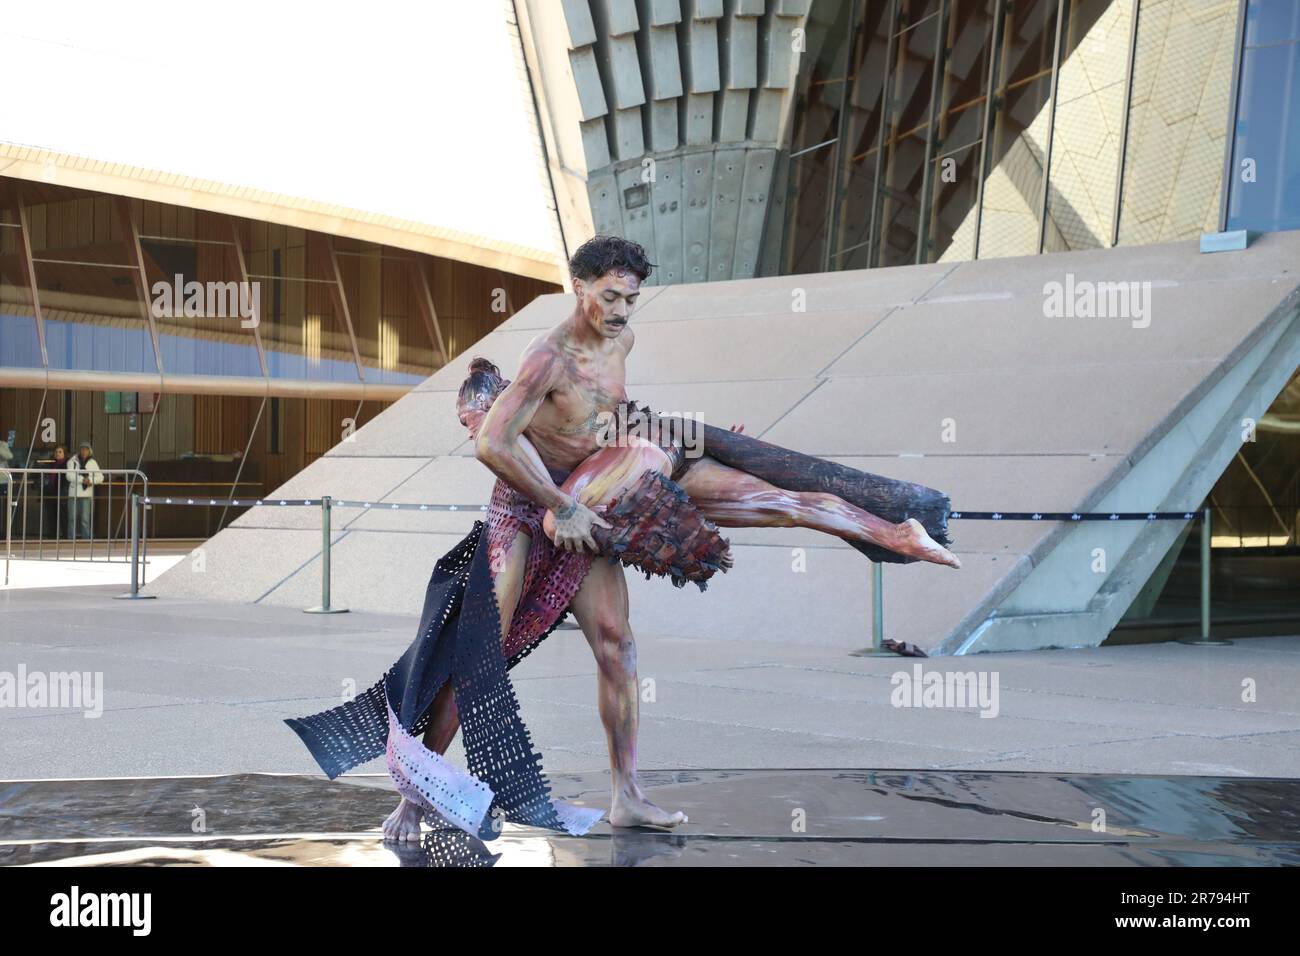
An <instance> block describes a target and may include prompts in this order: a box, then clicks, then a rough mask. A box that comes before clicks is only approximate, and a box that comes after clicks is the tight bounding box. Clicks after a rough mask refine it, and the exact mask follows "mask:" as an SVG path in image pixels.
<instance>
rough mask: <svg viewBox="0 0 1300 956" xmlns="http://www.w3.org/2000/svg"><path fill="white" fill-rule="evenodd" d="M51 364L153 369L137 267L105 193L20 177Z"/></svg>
mask: <svg viewBox="0 0 1300 956" xmlns="http://www.w3.org/2000/svg"><path fill="white" fill-rule="evenodd" d="M14 188H15V189H16V190H17V191H18V192H19V194H20V195H21V196H22V198H23V202H24V204H25V206H26V212H27V224H28V235H29V238H30V242H31V250H32V259H33V267H34V271H35V275H36V289H37V294H38V295H39V296H40V303H41V314H42V315H43V317H44V319H45V345H46V350H47V352H48V354H49V362H50V368H52V369H66V370H70V371H98V372H146V373H154V372H157V371H158V366H157V360H156V357H155V355H154V350H153V340H152V336H151V334H150V330H149V323H148V321H147V319H146V318H145V313H144V303H143V302H142V301H141V299H140V290H139V280H140V275H139V270H138V269H136V267H135V259H134V251H133V249H132V248H131V247H130V245H129V244H128V242H127V241H126V237H127V235H128V233H127V232H126V231H125V230H124V229H123V226H122V222H121V218H120V213H119V211H118V209H117V207H116V206H115V205H114V203H113V202H112V201H111V200H110V199H109V198H108V197H105V196H95V195H93V194H89V193H82V192H79V191H77V190H72V189H66V188H64V187H61V186H47V185H45V184H41V183H26V182H24V183H19V184H15V187H14Z"/></svg>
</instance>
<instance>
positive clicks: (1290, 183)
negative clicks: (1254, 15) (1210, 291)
mask: <svg viewBox="0 0 1300 956" xmlns="http://www.w3.org/2000/svg"><path fill="white" fill-rule="evenodd" d="M1238 96H1239V100H1238V105H1237V124H1236V135H1235V141H1234V143H1233V157H1232V158H1233V162H1232V168H1231V170H1230V173H1231V176H1232V179H1231V185H1230V187H1229V191H1228V228H1229V229H1254V230H1258V231H1261V232H1268V231H1276V230H1279V229H1300V43H1283V44H1279V45H1275V46H1265V47H1258V48H1256V49H1246V50H1245V51H1243V53H1242V60H1241V83H1240V87H1239V94H1238Z"/></svg>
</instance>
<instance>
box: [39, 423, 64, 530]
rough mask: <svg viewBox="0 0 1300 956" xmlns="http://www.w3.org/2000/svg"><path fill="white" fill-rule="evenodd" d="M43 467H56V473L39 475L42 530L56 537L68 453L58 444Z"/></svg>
mask: <svg viewBox="0 0 1300 956" xmlns="http://www.w3.org/2000/svg"><path fill="white" fill-rule="evenodd" d="M41 467H43V468H57V469H59V471H58V472H57V473H50V474H45V475H41V485H42V489H41V496H42V497H43V499H44V512H45V514H44V515H43V519H44V521H45V527H44V529H43V530H42V534H44V536H45V537H47V538H58V537H59V531H60V530H61V526H62V522H61V521H60V520H59V515H60V513H61V512H62V508H63V495H64V492H65V490H66V488H67V476H66V472H67V469H68V453H67V452H66V451H64V450H63V446H62V445H60V446H59V447H58V448H56V449H54V457H53V458H52V459H51V460H50V461H48V462H44V463H42V466H41Z"/></svg>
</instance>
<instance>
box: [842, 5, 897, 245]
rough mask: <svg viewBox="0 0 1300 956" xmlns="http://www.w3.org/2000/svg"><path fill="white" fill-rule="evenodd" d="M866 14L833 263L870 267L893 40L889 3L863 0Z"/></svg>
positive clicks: (856, 61) (857, 54)
mask: <svg viewBox="0 0 1300 956" xmlns="http://www.w3.org/2000/svg"><path fill="white" fill-rule="evenodd" d="M859 7H861V8H864V9H860V11H859V12H860V13H862V14H863V15H864V19H863V20H862V21H861V22H860V23H859V24H858V25H857V29H856V31H855V33H856V43H855V45H854V51H853V55H854V63H853V74H852V86H851V87H850V89H849V117H848V123H847V125H846V136H847V139H846V142H845V148H844V149H843V150H842V152H841V155H842V157H843V160H844V164H845V168H843V169H842V170H841V172H840V175H841V177H842V180H841V191H842V192H841V194H842V196H843V204H842V206H841V208H840V214H839V222H838V229H837V237H836V239H837V241H836V251H835V257H834V260H833V262H832V268H835V269H865V268H867V267H868V266H870V265H871V235H870V230H871V218H872V197H873V195H874V194H875V189H876V166H877V163H878V162H879V157H880V120H881V112H882V110H883V109H884V91H885V66H886V63H887V59H886V57H887V54H888V50H889V41H890V33H891V31H890V21H889V15H888V14H889V4H887V3H880V4H859Z"/></svg>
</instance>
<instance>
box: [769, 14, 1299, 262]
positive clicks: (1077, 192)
mask: <svg viewBox="0 0 1300 956" xmlns="http://www.w3.org/2000/svg"><path fill="white" fill-rule="evenodd" d="M1262 6H1263V7H1269V8H1270V9H1271V8H1272V5H1271V4H1268V3H1264V4H1263V5H1262ZM1285 6H1286V7H1287V8H1288V9H1291V10H1293V11H1294V10H1297V9H1300V6H1298V5H1297V4H1295V3H1294V2H1293V0H1287V2H1286V3H1285ZM1269 15H1270V16H1272V17H1281V18H1283V19H1285V18H1284V17H1283V14H1282V13H1279V12H1276V11H1273V12H1272V13H1271V14H1269ZM1263 16H1264V14H1263V13H1261V14H1260V17H1261V18H1262V17H1263ZM1290 22H1291V21H1289V20H1287V21H1286V23H1287V24H1289V23H1290ZM1236 28H1237V7H1236V5H1235V4H1232V3H1223V2H1218V0H1180V2H1177V3H1174V2H1169V0H1017V2H1016V3H1009V4H1008V3H1001V2H998V0H925V2H921V0H915V2H914V0H819V2H817V3H815V4H813V9H812V14H811V16H810V19H809V23H808V30H807V38H808V49H807V53H806V54H805V56H804V58H803V60H802V61H801V65H800V76H799V79H798V81H797V90H798V94H797V100H796V103H795V107H794V114H793V120H792V123H793V125H792V129H791V144H790V153H789V157H788V159H786V160H783V162H785V163H786V164H787V166H786V168H785V169H783V170H782V171H781V172H782V175H783V177H784V179H783V180H780V177H778V178H779V180H780V181H784V182H785V184H786V190H787V194H786V196H785V197H784V201H783V202H780V203H773V204H772V206H771V207H770V208H771V210H772V218H771V219H770V220H769V222H768V224H767V232H766V234H765V239H764V242H765V243H766V244H768V245H769V247H770V248H769V250H768V252H769V254H768V255H767V256H765V257H764V261H766V262H769V263H772V265H770V266H769V267H768V271H769V272H776V273H781V274H794V273H804V272H822V271H834V270H839V269H862V268H871V267H876V266H891V265H906V264H914V263H926V262H939V261H955V260H965V259H974V258H993V257H998V256H1016V255H1034V254H1036V253H1041V252H1060V251H1067V250H1071V249H1092V248H1107V247H1111V246H1115V245H1122V244H1132V243H1148V242H1163V241H1169V240H1175V239H1189V238H1195V237H1197V236H1199V235H1200V234H1201V233H1203V232H1213V231H1217V228H1218V226H1217V219H1218V215H1219V204H1220V183H1221V181H1222V169H1223V156H1224V150H1225V139H1226V131H1227V122H1228V105H1229V99H1230V96H1229V91H1230V89H1231V86H1232V65H1233V58H1234V39H1235V36H1236ZM1287 29H1290V28H1289V27H1288V28H1287ZM1258 32H1260V33H1261V35H1267V36H1270V37H1274V38H1275V37H1276V36H1277V33H1276V31H1271V30H1270V29H1269V28H1266V27H1264V26H1261V27H1260V30H1259V31H1258ZM1284 32H1285V31H1284ZM1268 42H1270V43H1273V42H1275V40H1270V41H1268ZM1291 48H1292V54H1294V50H1295V49H1296V47H1295V45H1294V44H1291ZM1270 49H1272V48H1271V47H1270ZM1248 52H1249V50H1248ZM1271 55H1272V56H1273V57H1274V58H1275V59H1276V60H1281V59H1282V58H1283V55H1282V54H1278V53H1273V54H1271ZM1189 64H1196V66H1195V68H1194V69H1193V68H1189ZM1257 69H1260V70H1263V69H1264V65H1263V60H1262V59H1261V60H1260V65H1259V66H1258V67H1257ZM1280 69H1281V67H1277V68H1275V72H1277V70H1280ZM1297 75H1298V74H1297V71H1295V70H1294V69H1293V70H1292V71H1291V73H1290V74H1289V76H1290V77H1291V80H1292V82H1294V78H1295V77H1296V76H1297ZM1245 89H1246V84H1245V82H1244V80H1243V97H1245V96H1246V93H1245V92H1244V91H1245ZM1271 89H1272V95H1273V96H1275V97H1280V96H1284V95H1286V94H1285V93H1282V92H1279V90H1280V89H1281V88H1280V87H1278V86H1277V85H1276V84H1274V85H1273V86H1272V87H1271ZM1245 102H1246V99H1245V98H1243V104H1245ZM1260 113H1261V115H1268V116H1271V117H1273V118H1274V122H1273V128H1272V129H1271V130H1270V133H1271V135H1272V136H1273V137H1274V139H1277V138H1278V137H1292V138H1294V137H1295V136H1300V133H1298V132H1297V129H1300V124H1294V123H1293V124H1289V125H1284V126H1283V127H1282V128H1281V129H1279V128H1278V125H1277V123H1276V117H1277V116H1278V107H1277V105H1276V103H1269V104H1266V105H1263V106H1261V107H1260ZM1270 148H1273V146H1272V144H1268V145H1267V146H1261V147H1260V150H1261V151H1267V150H1268V149H1270ZM1293 155H1294V151H1293ZM1283 191H1285V190H1283ZM1298 194H1300V190H1297V189H1295V188H1294V184H1293V188H1291V189H1290V191H1289V194H1288V195H1289V199H1288V201H1289V202H1292V203H1294V202H1295V201H1296V200H1295V199H1294V197H1295V196H1296V195H1298ZM774 250H779V254H776V255H772V254H771V253H772V252H773V251H774Z"/></svg>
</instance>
